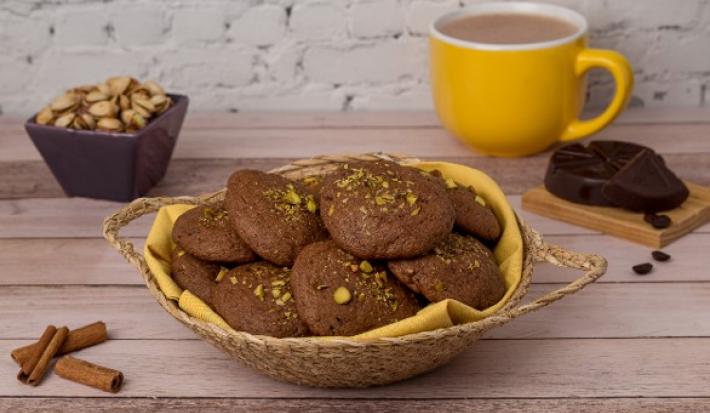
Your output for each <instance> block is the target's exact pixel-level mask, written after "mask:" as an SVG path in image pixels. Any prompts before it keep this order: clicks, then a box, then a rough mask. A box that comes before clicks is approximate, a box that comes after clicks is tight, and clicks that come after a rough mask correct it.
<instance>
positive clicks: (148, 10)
mask: <svg viewBox="0 0 710 413" xmlns="http://www.w3.org/2000/svg"><path fill="white" fill-rule="evenodd" d="M111 23H112V24H113V27H114V35H115V37H116V40H117V41H118V43H119V44H121V45H124V46H146V45H152V44H156V43H159V42H160V41H161V40H162V38H163V33H164V31H165V29H166V23H165V21H164V12H163V10H162V9H160V8H158V7H153V6H143V7H131V8H119V10H117V11H116V12H115V13H114V14H113V15H112V17H111Z"/></svg>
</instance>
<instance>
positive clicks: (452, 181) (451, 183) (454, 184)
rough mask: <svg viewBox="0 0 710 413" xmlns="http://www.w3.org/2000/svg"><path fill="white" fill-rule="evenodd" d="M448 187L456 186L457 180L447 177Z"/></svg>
mask: <svg viewBox="0 0 710 413" xmlns="http://www.w3.org/2000/svg"><path fill="white" fill-rule="evenodd" d="M445 181H446V187H447V188H449V189H451V188H456V186H457V185H456V181H454V180H453V179H452V178H446V179H445Z"/></svg>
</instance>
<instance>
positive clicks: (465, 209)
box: [446, 181, 501, 241]
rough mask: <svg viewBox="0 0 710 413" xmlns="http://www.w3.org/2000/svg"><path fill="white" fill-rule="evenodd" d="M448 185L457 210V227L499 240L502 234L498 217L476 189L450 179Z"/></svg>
mask: <svg viewBox="0 0 710 413" xmlns="http://www.w3.org/2000/svg"><path fill="white" fill-rule="evenodd" d="M447 186H448V188H447V190H446V192H447V193H448V194H449V198H451V202H452V203H453V205H454V210H455V211H456V221H455V224H456V227H457V228H458V229H460V230H461V231H464V232H467V233H469V234H471V235H475V236H476V237H478V238H480V239H482V240H485V241H495V240H497V239H498V238H499V237H500V234H501V227H500V223H499V222H498V218H497V217H496V215H495V214H494V213H493V210H492V209H491V208H490V207H489V206H488V205H486V201H485V200H484V199H483V198H482V197H481V196H480V195H478V194H477V193H476V190H475V189H474V188H473V187H472V186H468V187H464V186H460V185H457V184H456V183H455V182H453V181H449V182H448V183H447Z"/></svg>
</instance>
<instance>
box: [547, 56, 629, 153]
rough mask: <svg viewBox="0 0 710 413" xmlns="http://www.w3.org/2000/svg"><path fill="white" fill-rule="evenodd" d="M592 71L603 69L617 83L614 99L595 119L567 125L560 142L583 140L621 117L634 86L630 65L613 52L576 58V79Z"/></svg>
mask: <svg viewBox="0 0 710 413" xmlns="http://www.w3.org/2000/svg"><path fill="white" fill-rule="evenodd" d="M593 67H601V68H604V69H606V70H608V71H609V72H610V73H611V75H612V76H613V77H614V82H615V83H616V92H615V93H614V98H613V99H612V100H611V103H610V104H609V106H608V107H607V108H606V110H604V112H603V113H602V114H601V115H599V116H597V117H596V118H593V119H588V120H579V119H575V120H574V121H573V122H572V123H570V124H569V126H567V129H566V130H565V131H564V132H563V133H562V137H561V138H560V140H561V141H563V142H566V141H571V140H574V139H579V138H583V137H585V136H588V135H591V134H592V133H594V132H596V131H598V130H600V129H602V128H604V127H605V126H606V125H608V124H610V123H611V122H612V121H613V120H614V119H615V118H616V117H617V116H618V115H619V113H621V110H622V109H623V108H624V106H626V103H627V102H628V100H629V98H630V97H631V89H632V88H633V86H634V76H633V73H632V71H631V65H629V62H628V61H627V60H626V58H625V57H624V56H623V55H621V54H620V53H617V52H614V51H612V50H603V49H585V50H582V51H581V52H580V53H579V54H578V55H577V64H576V67H575V71H576V74H577V76H583V75H584V73H586V72H587V71H588V70H589V69H591V68H593Z"/></svg>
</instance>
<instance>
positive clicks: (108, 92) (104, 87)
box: [96, 83, 111, 96]
mask: <svg viewBox="0 0 710 413" xmlns="http://www.w3.org/2000/svg"><path fill="white" fill-rule="evenodd" d="M96 90H98V91H99V92H101V93H103V94H104V95H106V96H111V88H110V87H108V85H107V84H106V83H99V84H98V85H96Z"/></svg>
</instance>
